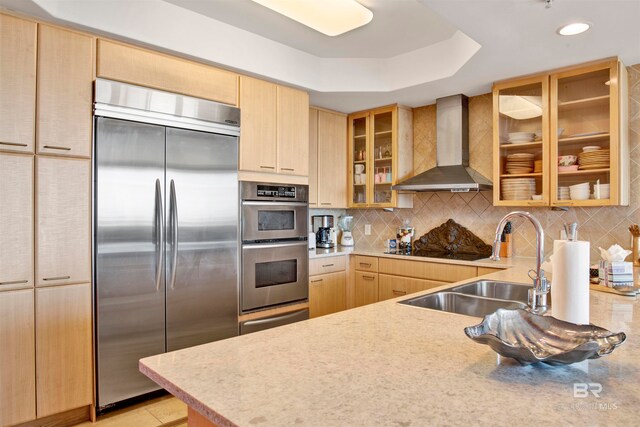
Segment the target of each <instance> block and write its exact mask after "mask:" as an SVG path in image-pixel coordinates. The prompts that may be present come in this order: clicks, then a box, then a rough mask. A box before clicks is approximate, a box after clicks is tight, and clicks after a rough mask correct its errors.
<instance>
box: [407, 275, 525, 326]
mask: <svg viewBox="0 0 640 427" xmlns="http://www.w3.org/2000/svg"><path fill="white" fill-rule="evenodd" d="M529 289H530V286H527V285H523V284H518V283H509V282H494V281H490V280H478V281H476V282H471V283H466V284H464V285H460V286H456V287H455V288H452V289H450V290H448V291H442V292H437V293H434V294H428V295H422V296H419V297H414V298H409V299H406V300H403V301H400V302H399V303H400V304H405V305H411V306H414V307H420V308H426V309H430V310H439V311H446V312H449V313H456V314H464V315H466V316H473V317H484V316H486V315H487V314H491V313H494V312H495V311H496V310H498V309H499V308H506V309H516V308H526V307H527V294H528V291H529Z"/></svg>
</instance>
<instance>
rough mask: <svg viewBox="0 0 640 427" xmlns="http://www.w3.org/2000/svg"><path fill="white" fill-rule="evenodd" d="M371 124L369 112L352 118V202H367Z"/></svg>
mask: <svg viewBox="0 0 640 427" xmlns="http://www.w3.org/2000/svg"><path fill="white" fill-rule="evenodd" d="M368 125H369V116H368V115H367V114H365V115H363V116H362V117H355V118H353V119H352V125H351V129H349V133H350V136H351V144H350V146H351V153H350V157H351V165H350V166H351V171H350V174H349V176H350V184H351V191H350V192H351V204H352V205H362V206H364V205H366V204H367V180H368V177H369V176H370V175H371V168H370V167H369V164H370V163H369V157H370V156H369V150H367V146H368V144H367V142H368V137H367V129H368Z"/></svg>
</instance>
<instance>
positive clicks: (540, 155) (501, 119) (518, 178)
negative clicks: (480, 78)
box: [493, 75, 550, 206]
mask: <svg viewBox="0 0 640 427" xmlns="http://www.w3.org/2000/svg"><path fill="white" fill-rule="evenodd" d="M549 142H550V135H549V77H548V76H547V75H540V76H534V77H529V78H524V79H518V80H512V81H508V82H501V83H496V84H495V85H494V86H493V152H494V158H493V186H494V189H493V204H494V205H495V206H548V205H549V196H550V194H549Z"/></svg>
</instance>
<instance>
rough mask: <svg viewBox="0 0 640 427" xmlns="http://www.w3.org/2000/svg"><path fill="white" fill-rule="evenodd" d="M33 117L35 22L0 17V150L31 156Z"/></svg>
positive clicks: (1, 15) (34, 105)
mask: <svg viewBox="0 0 640 427" xmlns="http://www.w3.org/2000/svg"><path fill="white" fill-rule="evenodd" d="M35 117H36V23H35V22H31V21H26V20H24V19H20V18H16V17H13V16H9V15H4V14H0V150H10V151H20V152H26V153H33V147H34V133H35ZM0 281H1V280H0Z"/></svg>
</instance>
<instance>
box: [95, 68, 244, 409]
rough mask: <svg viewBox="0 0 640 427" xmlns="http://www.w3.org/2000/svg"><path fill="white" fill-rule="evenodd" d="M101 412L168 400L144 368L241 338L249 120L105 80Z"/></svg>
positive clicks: (100, 180)
mask: <svg viewBox="0 0 640 427" xmlns="http://www.w3.org/2000/svg"><path fill="white" fill-rule="evenodd" d="M95 98H96V99H95V100H96V102H95V112H94V113H95V156H94V161H95V176H94V180H95V182H94V194H95V199H94V215H95V222H94V224H95V227H94V263H95V264H94V274H95V280H94V283H95V287H94V297H95V309H94V313H95V325H96V367H97V406H98V408H104V407H108V406H110V405H112V404H113V403H115V402H119V401H122V400H125V399H128V398H132V397H135V396H138V395H141V394H144V393H147V392H151V391H154V390H157V389H158V386H157V385H156V384H155V383H154V382H152V381H150V380H149V379H148V378H146V377H145V376H144V375H142V374H141V373H140V372H139V371H138V360H139V359H140V358H143V357H146V356H150V355H154V354H158V353H163V352H165V351H172V350H177V349H180V348H184V347H190V346H194V345H198V344H202V343H206V342H210V341H215V340H220V339H223V338H228V337H232V336H236V335H238V319H237V316H238V258H239V250H238V246H239V245H238V224H239V212H238V182H237V161H238V160H237V159H238V135H239V132H240V128H239V120H240V119H239V117H240V114H239V110H238V109H237V108H234V107H229V106H226V105H221V104H217V103H214V102H211V101H206V100H201V99H196V98H190V97H186V96H181V95H175V94H171V93H167V92H162V91H157V90H152V89H147V88H141V87H137V86H132V85H128V84H123V83H118V82H112V81H107V80H102V79H98V80H97V81H96V90H95Z"/></svg>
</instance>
